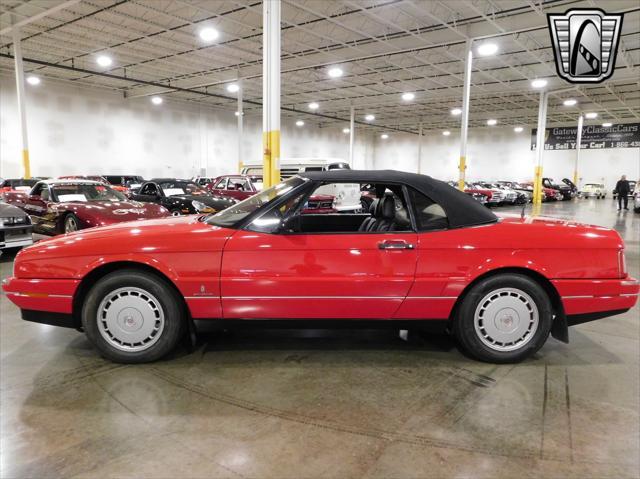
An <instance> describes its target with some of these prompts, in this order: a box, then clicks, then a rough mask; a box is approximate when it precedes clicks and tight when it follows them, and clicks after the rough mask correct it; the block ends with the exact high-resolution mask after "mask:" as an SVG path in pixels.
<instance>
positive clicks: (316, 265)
mask: <svg viewBox="0 0 640 479" xmlns="http://www.w3.org/2000/svg"><path fill="white" fill-rule="evenodd" d="M323 216H325V217H326V215H323ZM338 216H343V217H344V215H339V214H338ZM257 221H263V222H264V223H265V224H267V223H266V220H263V219H261V218H259V219H256V220H255V221H254V223H253V224H256V222H257ZM416 244H417V234H416V233H415V232H414V231H402V232H383V231H380V232H375V231H374V232H358V231H348V232H332V233H323V232H317V233H291V234H288V233H282V232H281V231H278V230H273V231H272V232H264V231H255V230H254V229H252V225H249V226H248V227H247V229H243V230H240V231H238V232H236V233H235V234H234V235H233V236H232V237H231V238H230V239H229V240H228V241H227V243H226V245H225V248H224V254H223V258H222V268H221V278H220V287H221V301H222V307H223V315H224V317H225V318H228V319H279V318H282V319H297V318H304V319H391V318H393V317H394V314H395V312H396V311H397V310H398V308H399V307H400V305H401V304H402V302H403V301H404V299H405V297H406V296H407V294H408V293H409V290H410V288H411V285H412V283H413V281H414V275H415V270H416V261H417V253H416Z"/></svg>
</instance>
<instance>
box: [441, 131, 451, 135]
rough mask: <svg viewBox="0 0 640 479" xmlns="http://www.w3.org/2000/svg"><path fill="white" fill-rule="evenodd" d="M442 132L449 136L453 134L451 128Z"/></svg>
mask: <svg viewBox="0 0 640 479" xmlns="http://www.w3.org/2000/svg"><path fill="white" fill-rule="evenodd" d="M442 134H443V135H444V136H449V135H450V134H451V132H450V131H449V130H444V131H443V132H442Z"/></svg>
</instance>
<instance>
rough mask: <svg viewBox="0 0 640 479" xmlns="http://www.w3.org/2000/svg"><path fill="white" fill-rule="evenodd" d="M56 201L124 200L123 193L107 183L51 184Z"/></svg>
mask: <svg viewBox="0 0 640 479" xmlns="http://www.w3.org/2000/svg"><path fill="white" fill-rule="evenodd" d="M51 190H52V191H53V194H54V195H55V198H56V199H57V201H126V198H125V196H124V195H123V194H121V193H118V192H117V191H115V190H113V189H111V187H109V186H107V185H86V184H85V185H83V184H71V185H53V186H52V187H51Z"/></svg>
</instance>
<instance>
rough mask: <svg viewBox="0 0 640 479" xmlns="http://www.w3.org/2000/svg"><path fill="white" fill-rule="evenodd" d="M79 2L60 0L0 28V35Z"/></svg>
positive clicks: (76, 0)
mask: <svg viewBox="0 0 640 479" xmlns="http://www.w3.org/2000/svg"><path fill="white" fill-rule="evenodd" d="M78 2H80V0H67V1H66V2H62V3H60V4H58V5H56V6H55V7H51V8H48V9H47V10H44V11H42V12H40V13H37V14H35V15H33V16H32V17H28V18H25V19H24V20H20V21H19V22H16V23H14V24H13V25H11V26H10V27H6V28H3V29H2V30H0V35H8V34H9V33H10V32H11V31H12V30H13V29H14V28H22V27H24V26H25V25H29V24H30V23H33V22H35V21H38V20H40V19H41V18H44V17H47V16H49V15H51V14H52V13H56V12H59V11H60V10H64V9H65V8H69V7H72V6H73V5H75V4H76V3H78Z"/></svg>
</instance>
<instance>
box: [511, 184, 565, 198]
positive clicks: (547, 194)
mask: <svg viewBox="0 0 640 479" xmlns="http://www.w3.org/2000/svg"><path fill="white" fill-rule="evenodd" d="M521 185H522V186H524V187H525V188H530V190H531V191H532V192H533V183H521ZM542 193H543V195H544V196H543V197H542V201H562V198H563V196H562V193H560V191H558V190H556V189H553V188H547V187H546V186H542Z"/></svg>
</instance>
